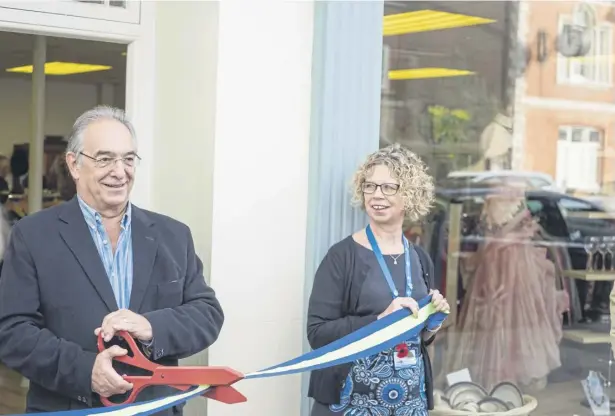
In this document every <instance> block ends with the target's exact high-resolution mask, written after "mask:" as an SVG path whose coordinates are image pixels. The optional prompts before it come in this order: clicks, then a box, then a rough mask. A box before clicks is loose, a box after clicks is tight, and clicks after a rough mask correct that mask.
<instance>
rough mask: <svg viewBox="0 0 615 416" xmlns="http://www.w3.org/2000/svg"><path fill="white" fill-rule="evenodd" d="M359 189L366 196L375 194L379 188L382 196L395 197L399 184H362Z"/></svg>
mask: <svg viewBox="0 0 615 416" xmlns="http://www.w3.org/2000/svg"><path fill="white" fill-rule="evenodd" d="M361 188H362V189H363V193H366V194H373V193H374V192H376V190H377V189H378V188H380V190H381V191H382V193H383V194H384V195H387V196H392V195H395V194H396V193H397V191H399V184H397V183H382V184H380V185H378V184H376V183H373V182H363V185H362V186H361Z"/></svg>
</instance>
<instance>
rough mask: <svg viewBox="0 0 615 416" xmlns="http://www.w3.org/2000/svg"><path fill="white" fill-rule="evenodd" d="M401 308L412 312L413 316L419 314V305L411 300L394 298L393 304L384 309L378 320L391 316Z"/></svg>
mask: <svg viewBox="0 0 615 416" xmlns="http://www.w3.org/2000/svg"><path fill="white" fill-rule="evenodd" d="M402 308H408V309H410V310H411V311H412V314H413V315H414V316H416V315H418V314H419V304H418V303H417V302H416V301H415V300H414V299H412V298H395V299H393V302H391V304H390V305H389V307H388V308H386V309H385V311H384V312H382V313H381V314H380V315H378V319H382V318H384V317H385V316H387V315H390V314H392V313H393V312H396V311H398V310H400V309H402Z"/></svg>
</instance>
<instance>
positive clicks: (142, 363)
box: [98, 331, 247, 406]
mask: <svg viewBox="0 0 615 416" xmlns="http://www.w3.org/2000/svg"><path fill="white" fill-rule="evenodd" d="M116 336H117V337H118V338H120V340H124V341H125V343H123V344H125V345H122V347H123V348H125V349H127V350H128V354H126V355H124V356H121V357H115V358H114V360H116V361H119V362H122V363H124V364H128V365H130V366H133V367H136V368H141V369H144V370H146V371H149V372H150V373H151V375H146V376H130V375H127V376H124V379H125V380H126V381H128V382H129V383H132V385H133V389H132V390H131V391H130V395H129V396H128V397H127V398H126V399H124V400H123V401H121V402H112V401H111V400H109V399H108V398H105V397H101V398H100V400H101V402H102V404H103V405H105V406H114V405H119V404H127V403H133V402H134V401H135V399H136V398H137V395H138V394H139V393H140V392H141V391H142V390H143V389H144V388H146V387H148V386H155V385H158V386H160V385H165V386H169V387H173V388H175V389H178V390H182V391H186V390H188V389H190V388H191V387H194V386H200V385H208V386H211V388H209V389H208V390H206V391H205V392H204V393H203V394H202V396H203V397H206V398H209V399H213V400H218V401H220V402H223V403H229V404H233V403H241V402H245V401H246V400H247V399H246V397H245V396H244V395H243V394H241V393H240V392H238V391H237V390H235V389H234V388H233V387H231V384H233V383H236V382H237V381H239V380H242V379H243V378H244V375H243V374H242V373H240V372H238V371H235V370H233V369H232V368H229V367H198V366H190V367H165V366H162V365H159V364H156V363H155V362H152V361H150V360H148V359H147V358H145V355H143V353H142V352H141V351H140V350H139V348H138V347H137V343H136V342H135V340H134V339H133V337H132V336H131V335H130V334H129V333H128V332H126V331H120V332H118V333H117V334H116ZM126 347H127V348H126ZM106 348H107V347H106V346H105V342H104V340H103V338H102V334H99V336H98V351H99V352H102V351H104V350H105V349H106Z"/></svg>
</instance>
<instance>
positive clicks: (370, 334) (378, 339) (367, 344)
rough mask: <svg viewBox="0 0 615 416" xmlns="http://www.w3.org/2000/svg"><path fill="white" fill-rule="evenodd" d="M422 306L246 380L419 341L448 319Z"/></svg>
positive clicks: (109, 414) (172, 400) (128, 415)
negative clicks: (430, 328) (432, 326)
mask: <svg viewBox="0 0 615 416" xmlns="http://www.w3.org/2000/svg"><path fill="white" fill-rule="evenodd" d="M418 304H419V308H420V309H419V314H418V316H413V315H412V313H411V312H410V311H409V310H407V309H401V310H398V311H396V312H394V313H392V314H390V315H388V316H386V317H384V318H382V319H379V320H376V321H375V322H372V323H371V324H369V325H366V326H364V327H363V328H360V329H358V330H357V331H355V332H353V333H351V334H348V335H347V336H345V337H343V338H341V339H339V340H337V341H334V342H332V343H330V344H328V345H325V346H324V347H322V348H318V349H316V350H313V351H310V352H308V353H306V354H303V355H301V356H299V357H297V358H295V359H292V360H289V361H286V362H284V363H281V364H278V365H275V366H272V367H268V368H265V369H263V370H259V371H255V372H252V373H248V374H246V375H245V379H255V378H264V377H276V376H281V375H289V374H297V373H302V372H306V371H312V370H318V369H323V368H328V367H333V366H336V365H340V364H345V363H351V362H354V361H356V360H357V359H360V358H366V357H369V356H371V355H374V354H377V353H379V352H381V351H384V350H386V349H388V348H392V347H394V346H395V345H397V344H399V343H400V342H403V341H405V340H407V339H412V338H416V337H417V336H419V335H420V334H421V332H422V331H423V329H424V328H425V327H426V326H428V324H430V323H434V322H442V321H443V320H444V319H446V316H447V314H446V313H444V312H437V311H436V310H435V307H434V306H433V304H432V303H431V296H427V297H425V298H423V299H421V300H420V301H419V302H418ZM207 389H209V386H195V387H194V389H192V390H189V391H187V392H182V393H178V394H174V395H171V396H168V397H164V398H161V399H156V400H150V401H147V402H138V403H133V404H126V405H118V406H113V407H102V408H95V409H83V410H70V411H62V412H49V413H43V414H46V415H50V416H87V415H97V414H103V413H104V415H105V416H137V415H150V414H152V413H156V412H159V411H161V410H165V409H168V408H170V407H172V406H176V405H178V404H181V403H184V402H186V401H188V400H190V399H192V398H193V397H197V396H200V395H201V394H203V392H205V391H206V390H207ZM20 416H21V415H20ZM24 416H25V415H24Z"/></svg>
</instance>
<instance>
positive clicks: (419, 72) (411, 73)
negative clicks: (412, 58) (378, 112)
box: [389, 68, 474, 80]
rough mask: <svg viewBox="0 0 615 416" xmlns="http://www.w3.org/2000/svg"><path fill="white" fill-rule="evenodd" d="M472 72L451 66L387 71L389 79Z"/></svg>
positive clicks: (451, 75) (443, 75)
mask: <svg viewBox="0 0 615 416" xmlns="http://www.w3.org/2000/svg"><path fill="white" fill-rule="evenodd" d="M472 74H474V72H472V71H467V70H465V69H451V68H413V69H395V70H392V71H389V79H391V80H401V79H425V78H445V77H460V76H465V75H472Z"/></svg>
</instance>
